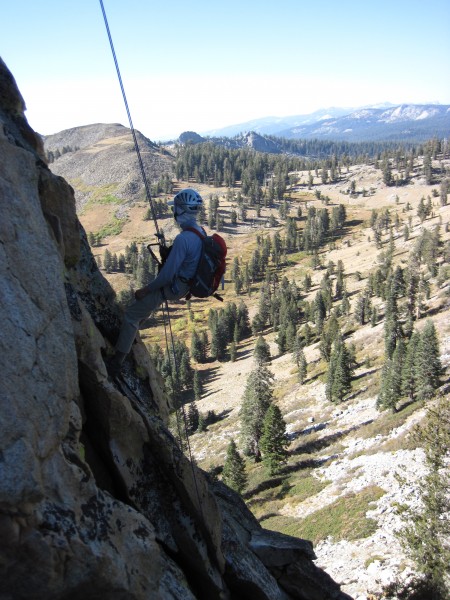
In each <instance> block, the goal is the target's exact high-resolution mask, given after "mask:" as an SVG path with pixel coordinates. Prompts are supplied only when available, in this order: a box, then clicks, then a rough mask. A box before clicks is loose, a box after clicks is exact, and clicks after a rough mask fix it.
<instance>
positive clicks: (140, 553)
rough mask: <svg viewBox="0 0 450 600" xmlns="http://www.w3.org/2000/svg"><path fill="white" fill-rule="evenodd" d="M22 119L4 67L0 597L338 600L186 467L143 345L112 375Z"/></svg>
mask: <svg viewBox="0 0 450 600" xmlns="http://www.w3.org/2000/svg"><path fill="white" fill-rule="evenodd" d="M24 109H25V105H24V102H23V99H22V98H21V96H20V93H19V91H18V89H17V87H16V84H15V82H14V79H13V77H12V75H11V74H10V73H9V71H8V69H7V68H6V66H5V65H4V63H2V62H1V61H0V284H1V285H0V319H1V324H2V327H1V329H0V373H1V381H0V597H1V598H2V599H4V600H16V599H17V600H22V599H23V600H25V599H26V600H34V599H46V600H50V599H51V600H57V599H58V600H59V599H67V600H69V599H73V600H76V599H79V598H83V600H86V599H87V600H94V599H97V598H98V599H102V600H104V599H108V600H109V599H127V600H128V599H136V600H138V599H139V600H140V599H148V600H150V599H151V600H154V599H180V600H181V599H183V600H189V599H193V598H202V599H203V598H204V599H205V600H211V599H215V598H224V599H225V598H236V599H238V598H245V599H250V598H251V599H252V600H258V599H262V600H287V599H289V598H298V599H304V600H308V599H311V600H321V599H324V600H325V599H328V598H329V599H331V598H344V597H345V596H344V595H343V594H342V593H341V592H340V590H339V587H338V586H337V585H336V584H335V583H334V582H333V581H332V580H331V579H330V578H329V577H328V576H327V575H326V574H325V573H323V572H322V571H321V570H319V569H318V568H316V567H315V565H314V563H313V558H314V554H313V550H312V546H311V544H310V543H309V542H305V541H302V540H297V539H294V538H290V537H288V536H283V535H281V534H276V533H274V532H269V531H265V530H263V529H261V527H260V526H259V524H258V522H257V521H256V519H255V518H254V517H253V516H252V514H251V513H250V512H249V511H248V510H247V508H246V506H245V504H244V503H243V501H242V500H241V499H240V497H238V496H237V495H236V494H234V493H233V492H232V491H231V490H229V489H228V488H226V487H225V486H224V485H222V484H221V483H217V482H211V481H209V480H208V477H207V475H206V474H205V473H203V472H202V471H201V470H200V469H198V468H197V467H194V466H192V465H191V464H190V463H189V461H188V460H187V459H186V457H185V456H184V455H183V453H182V452H181V451H180V449H179V447H178V445H177V443H176V442H175V440H174V439H173V437H172V435H171V434H170V433H169V431H168V429H167V427H166V421H167V416H168V414H169V410H170V407H169V406H168V402H167V398H166V397H165V395H164V392H163V384H162V381H161V378H160V376H159V375H158V374H157V373H156V371H155V369H154V366H153V364H152V363H151V361H150V359H149V356H148V354H147V351H146V349H145V347H144V345H143V344H142V343H141V342H140V341H137V343H136V344H134V346H133V350H132V353H131V355H130V357H129V359H127V363H126V369H125V376H124V378H125V381H126V384H124V385H121V386H120V389H119V388H117V387H116V386H115V385H113V384H112V383H111V382H110V381H109V380H108V378H107V375H106V369H105V365H104V362H103V360H104V357H105V355H106V354H108V353H109V352H111V348H112V345H113V343H114V341H115V337H116V335H117V332H118V327H119V323H120V315H119V313H118V312H117V309H116V306H115V304H114V294H113V292H112V290H111V288H110V286H109V284H108V283H107V281H106V280H105V279H104V278H103V277H102V275H101V273H100V272H99V271H98V269H97V266H96V264H95V261H94V259H93V257H92V254H91V251H90V248H89V246H88V244H87V241H86V236H85V233H84V231H83V229H82V227H81V225H80V223H79V221H78V219H77V216H76V212H75V201H74V193H73V190H72V188H71V187H70V186H69V185H68V184H67V183H66V182H65V181H64V180H63V179H62V178H60V177H57V176H55V175H53V174H52V173H51V172H50V170H49V169H48V167H47V165H46V164H45V160H44V156H43V151H42V145H41V141H40V138H39V137H38V136H37V135H36V134H35V133H34V132H33V131H32V130H31V128H30V127H29V125H28V124H27V121H26V119H25V117H24Z"/></svg>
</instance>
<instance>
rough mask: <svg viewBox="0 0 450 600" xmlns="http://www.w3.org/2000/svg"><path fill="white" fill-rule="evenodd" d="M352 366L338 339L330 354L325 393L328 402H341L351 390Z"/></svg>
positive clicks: (345, 350)
mask: <svg viewBox="0 0 450 600" xmlns="http://www.w3.org/2000/svg"><path fill="white" fill-rule="evenodd" d="M353 370H354V365H353V361H352V360H351V356H350V352H349V350H348V348H347V346H346V345H345V343H344V342H343V341H342V340H341V339H338V340H337V341H336V342H335V344H334V346H333V350H332V352H331V358H330V365H329V367H328V375H327V384H326V388H325V393H326V396H327V398H328V400H331V401H332V402H335V401H338V402H342V400H343V399H344V398H345V396H346V395H347V394H348V393H349V392H350V390H351V380H352V376H353Z"/></svg>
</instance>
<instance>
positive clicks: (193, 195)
mask: <svg viewBox="0 0 450 600" xmlns="http://www.w3.org/2000/svg"><path fill="white" fill-rule="evenodd" d="M202 206H203V200H202V197H201V196H200V194H199V193H198V192H197V191H195V190H193V189H192V188H185V189H184V190H181V192H178V194H176V196H175V197H174V199H173V212H174V215H175V216H177V215H180V214H183V213H188V214H193V215H196V214H197V213H198V211H199V210H200V208H201V207H202Z"/></svg>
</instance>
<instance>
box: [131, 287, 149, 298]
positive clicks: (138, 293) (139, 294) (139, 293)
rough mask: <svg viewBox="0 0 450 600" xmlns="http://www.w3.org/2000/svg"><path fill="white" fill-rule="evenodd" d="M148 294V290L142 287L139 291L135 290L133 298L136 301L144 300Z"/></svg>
mask: <svg viewBox="0 0 450 600" xmlns="http://www.w3.org/2000/svg"><path fill="white" fill-rule="evenodd" d="M147 294H148V289H147V288H145V287H143V288H141V289H140V290H136V291H135V292H134V297H135V298H136V300H142V298H145V296H146V295H147Z"/></svg>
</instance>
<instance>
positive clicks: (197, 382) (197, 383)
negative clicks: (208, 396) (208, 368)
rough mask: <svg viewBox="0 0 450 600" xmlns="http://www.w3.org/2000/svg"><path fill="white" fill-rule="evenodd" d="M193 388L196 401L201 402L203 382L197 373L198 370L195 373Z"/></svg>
mask: <svg viewBox="0 0 450 600" xmlns="http://www.w3.org/2000/svg"><path fill="white" fill-rule="evenodd" d="M193 388H194V398H195V399H196V400H200V398H201V397H202V381H201V378H200V373H199V372H198V371H197V369H196V370H195V371H194V383H193Z"/></svg>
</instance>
